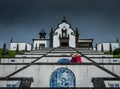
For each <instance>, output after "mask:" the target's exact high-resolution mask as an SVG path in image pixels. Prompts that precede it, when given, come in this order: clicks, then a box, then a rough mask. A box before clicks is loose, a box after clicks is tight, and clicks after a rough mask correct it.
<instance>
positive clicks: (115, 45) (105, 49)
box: [97, 43, 119, 51]
mask: <svg viewBox="0 0 120 89" xmlns="http://www.w3.org/2000/svg"><path fill="white" fill-rule="evenodd" d="M102 44H103V49H104V51H109V50H110V43H100V44H98V46H97V48H98V50H99V51H101V45H102ZM111 46H112V51H113V50H115V49H116V48H119V43H111Z"/></svg>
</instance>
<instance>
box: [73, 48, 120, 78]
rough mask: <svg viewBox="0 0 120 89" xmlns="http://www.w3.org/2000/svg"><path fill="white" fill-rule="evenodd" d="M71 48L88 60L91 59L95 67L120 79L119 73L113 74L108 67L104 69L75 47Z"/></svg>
mask: <svg viewBox="0 0 120 89" xmlns="http://www.w3.org/2000/svg"><path fill="white" fill-rule="evenodd" d="M73 49H74V50H75V51H76V52H77V53H79V54H81V56H83V57H85V58H86V59H88V60H89V61H91V62H92V63H93V65H95V66H96V67H98V68H100V69H102V70H104V71H105V72H107V73H109V74H110V75H112V76H114V77H116V78H118V79H119V80H120V76H119V75H117V74H115V73H113V72H111V71H109V70H108V69H106V68H104V67H102V66H100V65H99V64H98V63H97V62H95V61H93V60H91V59H90V58H89V57H87V56H85V55H84V54H83V53H81V52H80V51H78V50H77V49H75V48H73Z"/></svg>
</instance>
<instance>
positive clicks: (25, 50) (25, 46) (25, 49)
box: [25, 44, 27, 52]
mask: <svg viewBox="0 0 120 89" xmlns="http://www.w3.org/2000/svg"><path fill="white" fill-rule="evenodd" d="M25 52H27V44H25Z"/></svg>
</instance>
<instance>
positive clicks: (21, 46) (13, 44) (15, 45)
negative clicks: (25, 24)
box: [10, 43, 31, 51]
mask: <svg viewBox="0 0 120 89" xmlns="http://www.w3.org/2000/svg"><path fill="white" fill-rule="evenodd" d="M17 44H18V45H19V50H25V45H26V44H27V50H28V51H30V50H31V45H30V44H29V43H10V50H16V48H17Z"/></svg>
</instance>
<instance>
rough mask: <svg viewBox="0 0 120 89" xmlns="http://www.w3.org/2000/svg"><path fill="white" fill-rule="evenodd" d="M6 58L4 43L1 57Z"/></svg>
mask: <svg viewBox="0 0 120 89" xmlns="http://www.w3.org/2000/svg"><path fill="white" fill-rule="evenodd" d="M5 56H6V43H4V44H3V49H2V57H5Z"/></svg>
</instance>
